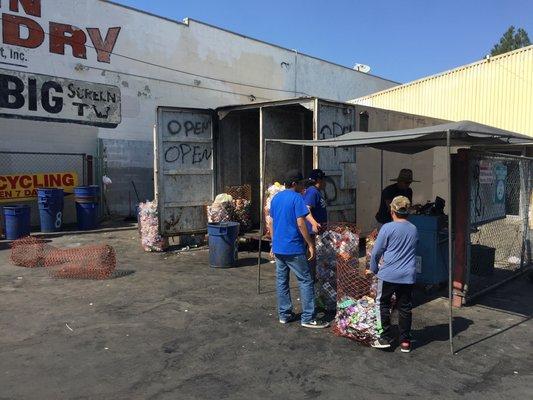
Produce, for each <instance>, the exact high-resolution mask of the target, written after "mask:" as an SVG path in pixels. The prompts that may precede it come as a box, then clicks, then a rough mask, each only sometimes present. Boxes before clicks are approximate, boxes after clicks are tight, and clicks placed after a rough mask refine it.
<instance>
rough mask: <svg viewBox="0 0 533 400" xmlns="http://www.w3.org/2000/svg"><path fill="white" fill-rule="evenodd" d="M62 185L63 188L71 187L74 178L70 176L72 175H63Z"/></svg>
mask: <svg viewBox="0 0 533 400" xmlns="http://www.w3.org/2000/svg"><path fill="white" fill-rule="evenodd" d="M63 185H64V186H73V185H74V177H73V176H72V174H65V175H63Z"/></svg>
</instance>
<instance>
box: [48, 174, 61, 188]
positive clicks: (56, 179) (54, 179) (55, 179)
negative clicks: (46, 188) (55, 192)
mask: <svg viewBox="0 0 533 400" xmlns="http://www.w3.org/2000/svg"><path fill="white" fill-rule="evenodd" d="M49 179H50V186H52V187H59V186H61V174H55V175H50V178H49Z"/></svg>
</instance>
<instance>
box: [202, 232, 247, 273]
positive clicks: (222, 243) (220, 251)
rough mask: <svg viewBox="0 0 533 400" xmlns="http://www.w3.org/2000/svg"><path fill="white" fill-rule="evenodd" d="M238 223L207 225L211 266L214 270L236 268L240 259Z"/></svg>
mask: <svg viewBox="0 0 533 400" xmlns="http://www.w3.org/2000/svg"><path fill="white" fill-rule="evenodd" d="M239 227H240V224H239V223H238V222H220V223H213V224H208V225H207V233H208V234H209V265H210V266H211V267H213V268H228V267H235V266H236V265H237V259H238V247H237V237H238V236H239Z"/></svg>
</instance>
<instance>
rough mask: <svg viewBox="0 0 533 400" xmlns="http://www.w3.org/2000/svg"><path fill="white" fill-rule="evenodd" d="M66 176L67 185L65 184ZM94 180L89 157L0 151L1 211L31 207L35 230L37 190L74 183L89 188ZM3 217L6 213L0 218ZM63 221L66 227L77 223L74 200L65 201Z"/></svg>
mask: <svg viewBox="0 0 533 400" xmlns="http://www.w3.org/2000/svg"><path fill="white" fill-rule="evenodd" d="M88 159H89V163H88ZM65 176H67V177H68V182H66V181H64V180H65ZM92 176H93V175H92V162H91V158H90V157H87V155H86V154H81V153H34V152H12V151H0V209H1V208H2V206H7V205H12V204H21V203H22V204H30V205H31V206H32V209H31V223H32V226H38V225H39V209H38V206H37V199H36V193H35V192H34V188H35V187H36V186H42V187H44V186H48V187H62V186H63V184H65V183H68V184H69V185H70V186H72V183H73V182H75V183H76V184H77V185H79V186H82V185H86V184H89V183H90V180H91V179H92ZM0 211H1V210H0ZM2 215H3V212H2V213H0V218H2V217H1V216H2ZM63 218H64V222H65V223H73V222H75V221H76V211H75V206H74V196H70V195H67V196H66V197H65V205H64V216H63ZM0 223H3V221H0ZM0 226H2V225H0Z"/></svg>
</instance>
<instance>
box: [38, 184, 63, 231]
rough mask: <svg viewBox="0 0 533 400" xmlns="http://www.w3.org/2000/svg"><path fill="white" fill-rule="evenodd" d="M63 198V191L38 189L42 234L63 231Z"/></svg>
mask: <svg viewBox="0 0 533 400" xmlns="http://www.w3.org/2000/svg"><path fill="white" fill-rule="evenodd" d="M63 197H64V193H63V189H58V188H42V189H41V188H39V189H37V201H38V203H39V217H40V220H41V232H45V233H47V232H58V231H60V230H61V226H62V225H63Z"/></svg>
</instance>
